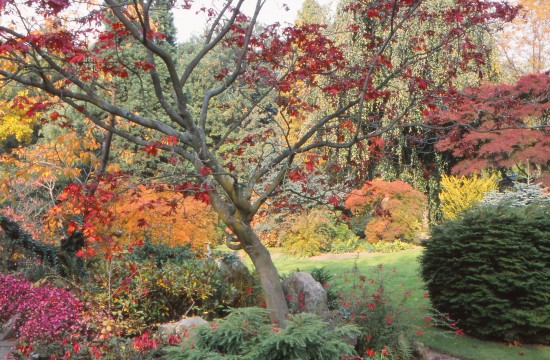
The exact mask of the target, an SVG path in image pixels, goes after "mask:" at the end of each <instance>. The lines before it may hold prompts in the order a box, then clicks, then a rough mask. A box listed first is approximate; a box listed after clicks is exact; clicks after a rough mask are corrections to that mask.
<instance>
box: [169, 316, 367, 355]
mask: <svg viewBox="0 0 550 360" xmlns="http://www.w3.org/2000/svg"><path fill="white" fill-rule="evenodd" d="M356 335H358V330H357V328H356V327H355V326H353V325H345V326H341V327H336V328H332V327H330V325H329V324H328V323H326V322H324V321H322V320H320V319H319V318H318V317H317V316H316V315H314V314H306V313H303V314H297V315H293V316H291V317H290V319H289V320H288V326H287V327H286V328H284V329H282V328H279V327H278V326H277V325H276V324H272V323H271V322H270V321H269V312H268V311H267V310H264V309H258V308H243V309H238V310H235V311H234V312H232V313H231V314H230V315H229V316H228V317H227V318H225V319H224V320H221V321H219V322H217V323H216V324H213V325H211V326H204V327H202V328H200V329H199V330H198V333H197V343H196V347H195V348H194V349H190V350H187V351H182V350H181V349H170V350H169V351H168V354H167V356H168V357H169V358H170V359H195V360H202V359H237V358H238V359H250V360H252V359H266V360H283V359H284V360H308V359H311V360H314V359H315V360H323V359H326V360H332V359H339V358H340V356H342V355H353V354H354V350H353V346H352V345H350V344H348V343H347V342H345V341H343V340H344V339H349V338H351V337H353V336H356ZM184 345H185V344H184Z"/></svg>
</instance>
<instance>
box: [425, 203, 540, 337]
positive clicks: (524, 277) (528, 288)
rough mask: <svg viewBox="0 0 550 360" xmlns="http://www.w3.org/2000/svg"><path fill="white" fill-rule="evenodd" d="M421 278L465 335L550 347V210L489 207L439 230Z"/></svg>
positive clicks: (434, 231)
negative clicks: (549, 345) (547, 345)
mask: <svg viewBox="0 0 550 360" xmlns="http://www.w3.org/2000/svg"><path fill="white" fill-rule="evenodd" d="M420 262H421V273H422V277H423V279H424V281H425V282H426V284H427V288H428V290H429V293H430V298H431V299H432V304H433V306H434V308H435V309H437V310H438V311H441V312H443V313H447V314H449V315H450V316H451V317H452V318H453V319H456V320H457V321H458V326H459V327H461V328H463V329H464V330H465V332H466V333H469V334H471V335H474V336H477V337H480V338H486V339H497V340H504V341H522V342H535V343H544V344H549V343H550V266H548V264H550V206H549V205H533V206H525V207H503V206H483V207H479V208H477V209H472V210H470V211H466V212H464V213H463V214H462V216H460V217H459V218H458V219H457V220H453V221H448V222H445V223H442V224H440V225H438V226H436V227H434V228H433V229H432V238H431V240H430V241H429V242H428V243H427V244H426V250H425V251H424V253H423V255H422V257H421V258H420Z"/></svg>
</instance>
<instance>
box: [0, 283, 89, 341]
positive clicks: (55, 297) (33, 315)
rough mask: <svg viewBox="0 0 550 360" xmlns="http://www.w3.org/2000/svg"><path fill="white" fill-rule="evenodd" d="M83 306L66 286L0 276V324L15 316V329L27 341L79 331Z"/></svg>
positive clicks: (82, 325)
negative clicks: (36, 284) (37, 284)
mask: <svg viewBox="0 0 550 360" xmlns="http://www.w3.org/2000/svg"><path fill="white" fill-rule="evenodd" d="M82 309H83V306H82V303H81V302H80V300H79V299H77V298H75V297H74V296H73V295H72V294H71V293H70V292H69V291H67V290H65V289H61V288H57V287H53V286H50V285H48V284H43V285H40V286H34V285H33V284H32V283H31V282H29V281H27V280H25V279H24V278H23V277H22V276H16V275H0V323H1V322H6V321H8V320H9V319H10V318H12V317H14V316H18V318H17V321H16V322H15V325H14V327H15V330H16V332H17V334H18V337H19V338H20V339H22V340H25V341H27V342H28V343H32V342H33V341H35V340H50V339H56V338H59V337H60V336H63V334H65V333H77V332H79V331H81V330H82V329H83V328H84V323H83V321H82V318H81V313H82Z"/></svg>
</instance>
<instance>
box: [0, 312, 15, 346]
mask: <svg viewBox="0 0 550 360" xmlns="http://www.w3.org/2000/svg"><path fill="white" fill-rule="evenodd" d="M18 319H19V314H17V315H15V316H12V317H11V318H10V319H9V320H8V321H7V322H6V323H5V324H0V341H5V340H10V339H13V338H15V335H16V333H15V323H16V322H17V320H18Z"/></svg>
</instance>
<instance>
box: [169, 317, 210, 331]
mask: <svg viewBox="0 0 550 360" xmlns="http://www.w3.org/2000/svg"><path fill="white" fill-rule="evenodd" d="M205 324H208V321H206V320H204V319H203V318H200V317H198V316H193V317H190V318H185V319H182V320H181V321H180V322H178V324H177V325H176V334H178V335H183V333H184V332H185V329H187V330H189V329H192V328H194V327H197V326H201V325H205Z"/></svg>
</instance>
